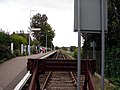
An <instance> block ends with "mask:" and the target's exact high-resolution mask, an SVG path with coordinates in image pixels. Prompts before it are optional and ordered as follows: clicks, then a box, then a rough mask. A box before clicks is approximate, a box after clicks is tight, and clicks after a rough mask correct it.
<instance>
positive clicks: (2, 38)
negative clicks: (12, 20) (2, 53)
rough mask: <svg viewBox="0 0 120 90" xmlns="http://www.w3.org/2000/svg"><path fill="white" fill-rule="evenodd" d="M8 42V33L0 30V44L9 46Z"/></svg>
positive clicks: (9, 40) (9, 41)
mask: <svg viewBox="0 0 120 90" xmlns="http://www.w3.org/2000/svg"><path fill="white" fill-rule="evenodd" d="M10 43H11V39H10V35H9V34H6V33H4V32H0V44H1V45H5V46H10Z"/></svg>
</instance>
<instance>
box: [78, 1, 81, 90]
mask: <svg viewBox="0 0 120 90" xmlns="http://www.w3.org/2000/svg"><path fill="white" fill-rule="evenodd" d="M80 51H81V31H80V0H78V67H77V77H78V81H77V90H80V75H81V54H80Z"/></svg>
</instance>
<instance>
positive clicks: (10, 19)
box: [0, 0, 77, 46]
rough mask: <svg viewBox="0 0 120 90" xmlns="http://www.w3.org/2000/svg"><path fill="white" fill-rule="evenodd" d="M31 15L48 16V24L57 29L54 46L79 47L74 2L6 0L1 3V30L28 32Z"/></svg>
mask: <svg viewBox="0 0 120 90" xmlns="http://www.w3.org/2000/svg"><path fill="white" fill-rule="evenodd" d="M30 10H37V11H33V12H31V15H34V14H35V13H37V12H39V13H41V14H46V15H47V16H48V23H50V24H51V26H52V27H53V29H55V33H56V36H55V38H54V41H53V43H54V45H57V46H71V45H76V46H77V34H76V33H74V32H73V14H74V13H73V0H12V1H10V0H6V1H5V2H3V1H2V2H1V1H0V12H2V13H1V14H0V28H3V29H6V30H7V29H8V30H10V31H11V32H13V31H17V30H21V29H22V30H26V31H27V29H28V26H29V19H30Z"/></svg>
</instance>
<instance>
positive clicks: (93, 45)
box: [93, 41, 96, 59]
mask: <svg viewBox="0 0 120 90" xmlns="http://www.w3.org/2000/svg"><path fill="white" fill-rule="evenodd" d="M93 59H96V57H95V41H93Z"/></svg>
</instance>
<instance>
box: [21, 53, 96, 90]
mask: <svg viewBox="0 0 120 90" xmlns="http://www.w3.org/2000/svg"><path fill="white" fill-rule="evenodd" d="M95 63H96V61H95V60H91V59H83V60H82V62H81V81H80V82H81V90H87V88H88V87H89V90H95V89H94V84H93V81H92V75H93V74H94V72H95V70H96V66H95V65H96V64H95ZM27 69H28V71H30V74H31V78H30V79H29V81H30V83H29V82H28V83H27V84H26V85H25V86H26V87H25V89H22V90H76V89H77V60H72V59H68V58H67V57H66V56H65V55H64V54H62V52H61V51H58V52H57V53H53V54H51V55H50V56H49V55H48V56H47V57H45V58H41V59H34V58H30V59H28V63H27Z"/></svg>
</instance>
